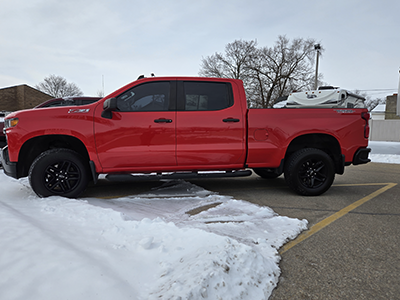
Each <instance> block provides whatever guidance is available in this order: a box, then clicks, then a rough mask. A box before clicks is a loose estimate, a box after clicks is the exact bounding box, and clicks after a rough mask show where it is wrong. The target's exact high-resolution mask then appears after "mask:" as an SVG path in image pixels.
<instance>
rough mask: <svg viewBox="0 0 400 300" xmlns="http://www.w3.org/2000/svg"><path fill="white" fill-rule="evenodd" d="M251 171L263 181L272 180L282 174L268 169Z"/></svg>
mask: <svg viewBox="0 0 400 300" xmlns="http://www.w3.org/2000/svg"><path fill="white" fill-rule="evenodd" d="M253 171H254V173H256V174H257V175H258V176H260V177H261V178H265V179H274V178H277V177H279V176H281V174H282V173H281V174H278V173H275V169H268V168H256V169H253Z"/></svg>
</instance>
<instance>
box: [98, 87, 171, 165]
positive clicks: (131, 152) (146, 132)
mask: <svg viewBox="0 0 400 300" xmlns="http://www.w3.org/2000/svg"><path fill="white" fill-rule="evenodd" d="M116 98H117V107H118V109H117V111H114V112H113V118H112V119H105V118H98V119H97V120H100V121H96V122H95V131H96V135H95V136H96V147H97V149H98V157H99V160H100V162H101V165H102V167H103V170H104V172H115V171H123V170H124V169H126V170H127V171H135V170H137V171H146V170H149V171H157V170H160V168H161V169H163V168H165V169H168V168H169V167H173V166H176V164H177V163H176V135H175V126H176V111H175V103H174V101H175V97H174V95H173V94H172V93H171V82H169V81H161V82H148V83H143V84H140V85H137V86H134V87H133V88H131V89H129V90H127V91H125V92H123V93H122V94H120V95H119V96H117V97H116Z"/></svg>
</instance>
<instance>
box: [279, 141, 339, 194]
mask: <svg viewBox="0 0 400 300" xmlns="http://www.w3.org/2000/svg"><path fill="white" fill-rule="evenodd" d="M334 179H335V167H334V164H333V161H332V159H331V157H330V156H329V155H328V154H327V153H326V152H324V151H322V150H319V149H314V148H304V149H301V150H299V151H297V152H295V153H294V154H292V156H290V157H289V160H288V162H287V163H286V164H285V180H286V183H287V184H288V186H289V187H290V188H291V189H292V190H294V191H295V192H296V193H298V194H300V195H302V196H318V195H321V194H323V193H325V192H326V191H327V190H328V189H329V188H330V187H331V185H332V183H333V180H334Z"/></svg>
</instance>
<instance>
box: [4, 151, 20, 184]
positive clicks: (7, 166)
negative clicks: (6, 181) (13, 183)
mask: <svg viewBox="0 0 400 300" xmlns="http://www.w3.org/2000/svg"><path fill="white" fill-rule="evenodd" d="M1 164H2V166H3V169H4V173H5V174H6V175H8V176H10V177H13V178H15V179H18V176H17V163H16V162H10V159H9V156H8V146H5V147H4V148H3V149H2V150H1Z"/></svg>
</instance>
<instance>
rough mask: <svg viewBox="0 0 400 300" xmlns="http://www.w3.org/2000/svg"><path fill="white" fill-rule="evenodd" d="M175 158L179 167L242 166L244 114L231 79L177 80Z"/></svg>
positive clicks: (243, 156)
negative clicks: (224, 80) (227, 80)
mask: <svg viewBox="0 0 400 300" xmlns="http://www.w3.org/2000/svg"><path fill="white" fill-rule="evenodd" d="M177 86H178V89H177V90H178V112H177V161H178V166H179V167H180V168H183V169H184V168H188V169H199V170H201V169H203V170H204V169H218V168H226V167H228V166H230V167H232V168H237V167H242V166H243V164H244V160H245V142H246V140H245V124H246V120H245V114H244V112H243V109H242V108H241V103H240V102H235V101H234V96H233V94H234V92H233V87H232V85H231V83H227V82H223V81H221V82H218V81H215V82H214V81H198V80H196V81H190V80H188V81H178V84H177Z"/></svg>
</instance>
